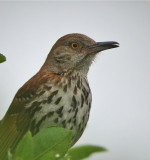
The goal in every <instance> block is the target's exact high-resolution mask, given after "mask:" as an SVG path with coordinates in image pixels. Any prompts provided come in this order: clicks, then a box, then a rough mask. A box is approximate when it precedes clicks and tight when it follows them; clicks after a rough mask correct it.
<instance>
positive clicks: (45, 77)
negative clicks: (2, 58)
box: [6, 72, 56, 115]
mask: <svg viewBox="0 0 150 160" xmlns="http://www.w3.org/2000/svg"><path fill="white" fill-rule="evenodd" d="M55 78H56V77H55V75H54V74H52V73H49V72H47V73H45V72H38V73H37V74H36V75H34V76H33V77H32V78H31V79H29V80H28V81H27V82H26V83H25V84H24V85H23V86H22V87H21V88H20V89H19V90H18V92H17V93H16V95H15V97H14V99H13V101H12V103H11V105H10V107H9V109H8V111H7V113H6V115H8V114H9V115H10V114H11V115H12V114H18V113H20V112H22V111H23V110H24V106H25V105H26V104H27V103H30V102H31V101H32V100H34V99H35V98H36V97H37V96H39V95H40V94H42V92H43V91H42V87H43V86H45V87H46V85H45V84H47V83H48V84H51V83H53V79H55ZM46 89H49V88H48V87H47V88H46Z"/></svg>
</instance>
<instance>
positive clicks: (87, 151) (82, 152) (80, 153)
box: [68, 145, 106, 160]
mask: <svg viewBox="0 0 150 160" xmlns="http://www.w3.org/2000/svg"><path fill="white" fill-rule="evenodd" d="M104 151H106V149H105V148H103V147H99V146H92V145H86V146H79V147H74V148H72V149H70V150H69V151H68V154H69V155H70V157H71V160H81V159H84V158H87V157H89V156H90V155H91V154H93V153H95V152H104Z"/></svg>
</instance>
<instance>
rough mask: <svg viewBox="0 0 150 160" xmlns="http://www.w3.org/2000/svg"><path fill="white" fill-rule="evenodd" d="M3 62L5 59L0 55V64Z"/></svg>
mask: <svg viewBox="0 0 150 160" xmlns="http://www.w3.org/2000/svg"><path fill="white" fill-rule="evenodd" d="M5 61H6V57H5V56H4V55H2V54H1V53H0V63H2V62H5Z"/></svg>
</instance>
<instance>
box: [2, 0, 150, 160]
mask: <svg viewBox="0 0 150 160" xmlns="http://www.w3.org/2000/svg"><path fill="white" fill-rule="evenodd" d="M73 32H75V33H76V32H77V33H83V34H86V35H88V36H89V37H91V38H93V39H94V40H95V41H99V42H100V41H109V40H110V41H117V42H119V43H120V47H119V48H117V49H112V50H107V51H104V52H102V53H101V54H99V56H98V57H97V59H96V61H95V62H94V63H93V65H92V66H91V68H90V71H89V74H88V79H89V83H90V86H91V90H92V93H93V103H92V110H91V114H90V119H89V123H88V127H87V129H86V131H85V132H84V134H83V136H82V137H81V139H80V140H79V141H78V143H77V145H79V144H94V145H100V146H104V147H105V148H107V149H108V152H106V153H102V154H96V155H93V156H92V157H91V158H90V159H91V160H99V159H101V160H150V2H119V1H118V2H85V1H84V2H80V1H76V2H69V1H68V2H29V1H28V2H20V3H19V2H12V3H11V2H5V3H4V2H0V52H1V53H3V54H4V55H5V56H6V57H7V61H6V62H5V63H3V64H0V119H1V118H2V117H3V116H4V114H5V112H6V110H7V109H8V107H9V105H10V103H11V101H12V99H13V97H14V95H15V93H16V92H17V90H18V89H19V88H20V87H21V86H22V85H23V84H24V83H25V82H26V81H27V80H28V79H29V78H31V77H32V76H33V75H34V74H35V73H36V72H37V71H38V70H39V69H40V67H41V65H42V64H43V63H44V61H45V58H46V56H47V54H48V52H49V50H50V48H51V47H52V45H53V44H54V43H55V41H56V40H57V39H58V38H60V37H61V36H63V35H65V34H68V33H73Z"/></svg>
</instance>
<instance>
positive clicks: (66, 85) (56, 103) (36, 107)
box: [25, 75, 92, 144]
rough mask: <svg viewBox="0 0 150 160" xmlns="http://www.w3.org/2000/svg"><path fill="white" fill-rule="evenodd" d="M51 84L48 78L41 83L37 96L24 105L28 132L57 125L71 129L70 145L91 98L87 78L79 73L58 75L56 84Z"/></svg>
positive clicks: (82, 124) (80, 129) (82, 125)
mask: <svg viewBox="0 0 150 160" xmlns="http://www.w3.org/2000/svg"><path fill="white" fill-rule="evenodd" d="M53 84H54V82H52V81H49V82H47V83H46V84H44V85H41V86H40V87H39V89H38V93H39V96H37V97H36V98H35V99H34V101H32V103H28V104H27V105H26V106H25V108H26V109H28V110H29V111H30V112H31V114H32V115H33V120H32V123H31V126H32V127H31V128H33V129H32V130H31V131H32V132H33V134H35V133H37V132H38V131H39V130H41V129H42V128H46V127H50V126H61V127H63V128H66V129H70V130H72V131H73V141H72V144H73V143H75V142H76V141H77V140H78V139H79V138H80V136H81V135H82V133H83V131H84V129H85V127H86V124H87V121H88V117H89V111H90V107H91V101H92V96H91V91H90V88H89V85H88V82H87V79H86V78H85V77H81V76H79V75H78V76H77V75H75V76H71V77H69V79H65V78H62V79H61V81H60V82H59V83H58V84H57V85H55V86H54V85H53ZM43 89H44V90H45V92H44V91H43ZM36 111H38V112H36Z"/></svg>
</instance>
